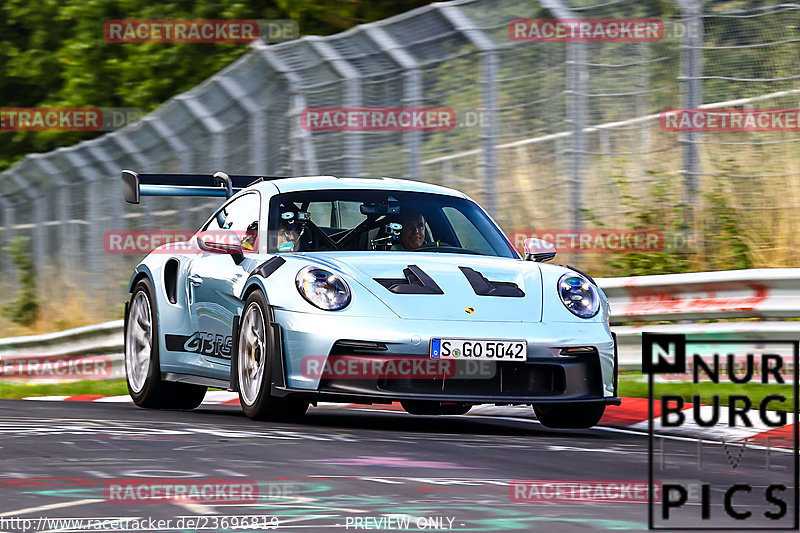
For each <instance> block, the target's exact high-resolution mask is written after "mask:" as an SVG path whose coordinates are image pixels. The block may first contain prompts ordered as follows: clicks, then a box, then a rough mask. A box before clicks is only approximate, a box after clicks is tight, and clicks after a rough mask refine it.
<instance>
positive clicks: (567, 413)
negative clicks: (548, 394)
mask: <svg viewBox="0 0 800 533" xmlns="http://www.w3.org/2000/svg"><path fill="white" fill-rule="evenodd" d="M605 409H606V406H605V404H602V403H600V404H595V403H590V404H586V403H567V404H549V405H534V406H533V412H534V413H536V418H538V419H539V422H541V423H542V424H543V425H545V426H547V427H549V428H557V429H586V428H590V427H592V426H596V425H597V423H598V422H600V419H601V418H603V412H605Z"/></svg>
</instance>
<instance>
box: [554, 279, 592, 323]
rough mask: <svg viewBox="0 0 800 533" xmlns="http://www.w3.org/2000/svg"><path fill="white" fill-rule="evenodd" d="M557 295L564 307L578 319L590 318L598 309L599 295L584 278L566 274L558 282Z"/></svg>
mask: <svg viewBox="0 0 800 533" xmlns="http://www.w3.org/2000/svg"><path fill="white" fill-rule="evenodd" d="M558 295H559V296H560V297H561V301H562V302H563V303H564V306H565V307H566V308H567V309H569V310H570V311H571V312H572V314H573V315H575V316H578V317H580V318H592V317H593V316H594V315H596V314H597V311H598V310H599V309H600V293H599V291H598V290H597V287H595V286H594V284H593V283H592V282H590V281H589V280H588V279H586V278H585V277H583V276H581V275H580V274H573V273H568V274H564V275H563V276H561V279H559V280H558Z"/></svg>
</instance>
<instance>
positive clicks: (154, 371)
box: [125, 278, 206, 409]
mask: <svg viewBox="0 0 800 533" xmlns="http://www.w3.org/2000/svg"><path fill="white" fill-rule="evenodd" d="M157 316H158V315H157V314H156V307H155V300H154V298H153V285H152V283H150V280H149V279H147V278H143V279H142V280H141V281H139V283H137V284H136V287H135V288H134V290H133V296H132V297H131V303H130V305H129V306H128V317H127V320H126V328H125V377H126V380H127V382H128V393H129V394H130V396H131V398H133V402H134V403H135V404H136V405H138V406H139V407H149V408H153V409H194V408H195V407H197V406H198V405H200V403H201V402H202V401H203V398H204V397H205V395H206V387H202V386H199V385H189V384H188V383H169V382H164V381H161V364H160V362H159V354H158V321H157V320H155V319H154V317H157Z"/></svg>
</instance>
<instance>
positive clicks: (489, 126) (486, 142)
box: [434, 4, 498, 216]
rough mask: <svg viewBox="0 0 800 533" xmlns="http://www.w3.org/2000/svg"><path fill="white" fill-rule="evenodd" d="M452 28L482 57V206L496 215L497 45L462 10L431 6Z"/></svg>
mask: <svg viewBox="0 0 800 533" xmlns="http://www.w3.org/2000/svg"><path fill="white" fill-rule="evenodd" d="M434 5H435V6H437V7H438V8H439V11H440V12H441V13H442V14H443V15H444V16H445V17H446V18H447V19H448V20H449V21H450V23H451V24H452V25H453V28H454V29H455V30H456V31H459V32H461V33H463V34H464V36H465V37H466V38H467V39H468V40H469V41H470V42H471V43H472V44H473V45H474V46H475V47H476V48H477V49H478V50H480V56H481V70H482V72H481V86H482V90H481V106H482V107H483V111H484V112H485V113H486V114H487V119H486V120H485V121H481V133H480V139H481V163H480V166H481V169H482V170H483V194H484V197H483V198H482V200H483V205H484V207H485V208H486V210H487V211H488V212H489V214H490V215H492V216H496V215H497V179H498V178H497V68H498V57H497V45H495V43H494V41H492V39H491V38H489V36H487V35H486V33H484V32H483V30H481V29H480V28H478V26H477V25H476V24H475V23H474V22H473V21H472V19H470V18H469V17H468V16H467V15H466V14H465V13H464V12H463V11H461V10H460V9H459V8H458V7H456V6H454V5H446V4H434Z"/></svg>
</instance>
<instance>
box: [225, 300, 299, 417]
mask: <svg viewBox="0 0 800 533" xmlns="http://www.w3.org/2000/svg"><path fill="white" fill-rule="evenodd" d="M271 319H272V314H271V310H270V308H269V306H268V305H267V299H266V298H264V294H263V293H261V292H260V291H253V292H252V293H251V294H250V296H249V297H248V298H247V301H246V302H245V305H244V312H243V313H242V320H241V322H240V324H241V326H240V327H239V339H238V341H239V342H238V352H237V359H236V367H237V368H236V372H237V374H238V378H239V403H241V405H242V409H243V410H244V414H245V415H247V416H248V417H249V418H252V419H254V420H282V421H288V420H295V419H298V418H301V417H302V416H303V415H304V414H305V412H306V410H308V402H307V401H301V400H298V399H294V398H278V397H275V396H272V394H271V388H272V375H271V374H272V373H271V365H270V362H271V361H272V359H273V358H274V357H280V354H277V353H275V346H274V344H275V343H274V340H273V338H272V335H270V334H269V331H270V330H269V324H270V323H271V322H272V320H271Z"/></svg>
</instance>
